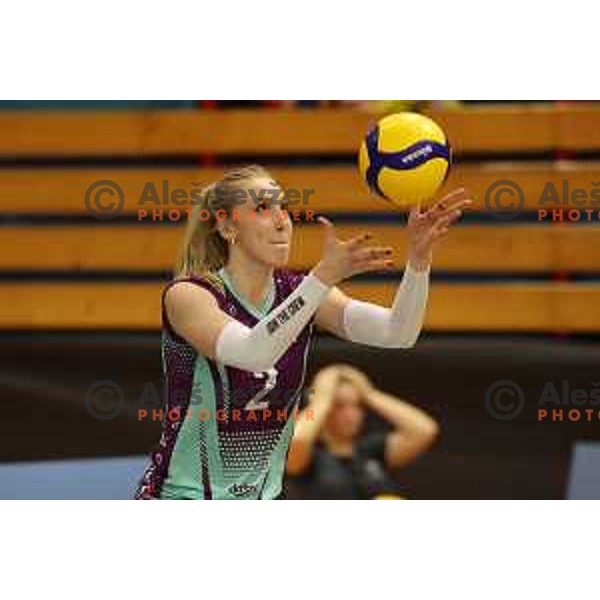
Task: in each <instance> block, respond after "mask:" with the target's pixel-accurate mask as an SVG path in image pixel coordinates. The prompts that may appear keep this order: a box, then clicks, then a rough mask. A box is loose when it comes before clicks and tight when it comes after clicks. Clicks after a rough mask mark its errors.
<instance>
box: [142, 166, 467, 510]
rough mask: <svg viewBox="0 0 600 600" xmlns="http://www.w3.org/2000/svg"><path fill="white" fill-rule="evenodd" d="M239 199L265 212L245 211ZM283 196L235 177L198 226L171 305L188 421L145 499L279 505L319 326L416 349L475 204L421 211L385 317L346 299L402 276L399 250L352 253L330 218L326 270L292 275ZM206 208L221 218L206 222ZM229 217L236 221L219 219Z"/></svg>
mask: <svg viewBox="0 0 600 600" xmlns="http://www.w3.org/2000/svg"><path fill="white" fill-rule="evenodd" d="M240 190H245V191H246V192H249V193H251V194H252V195H251V196H248V197H249V198H250V197H252V198H254V199H259V200H258V201H254V200H248V201H246V202H243V203H241V204H240V203H239V201H237V202H236V199H237V200H239V198H240V194H239V191H240ZM280 192H281V190H280V188H279V186H278V185H277V184H276V183H275V182H274V181H273V178H272V177H271V175H270V174H269V173H268V172H267V171H266V170H265V169H263V168H262V167H259V166H250V167H246V168H242V169H237V170H232V171H229V172H227V173H226V174H225V175H224V177H223V179H222V180H221V181H220V182H218V183H216V184H213V185H211V186H209V188H207V189H206V190H205V191H204V193H203V196H202V198H203V201H202V203H199V204H198V205H197V206H196V207H195V211H194V213H192V214H191V217H190V221H189V223H188V225H187V228H186V232H185V236H184V242H183V247H182V251H181V255H180V258H179V260H178V263H177V269H176V270H177V272H176V277H175V278H174V279H173V280H172V281H170V282H169V283H168V284H167V286H166V287H165V289H164V291H163V296H162V327H163V330H162V336H163V337H162V358H163V369H164V376H165V383H166V390H167V391H166V407H165V414H166V415H170V414H175V415H177V418H173V419H171V418H164V419H163V431H162V435H161V439H160V442H159V447H158V449H157V450H156V451H155V452H153V453H152V455H151V462H150V465H149V466H148V468H147V470H146V472H145V473H144V475H143V477H142V480H141V482H140V483H139V485H138V489H137V491H136V494H135V497H136V498H139V499H155V498H161V499H170V498H171V499H190V500H201V499H207V500H208V499H235V498H240V499H244V498H248V499H250V498H251V499H274V498H277V497H278V496H279V495H280V492H281V487H282V479H283V473H284V468H285V462H286V455H287V452H288V447H289V444H290V440H291V437H292V433H293V429H294V418H293V415H295V414H296V413H295V412H294V411H295V409H296V408H297V407H298V404H299V400H300V396H301V394H302V388H303V383H304V376H305V369H306V361H307V354H308V351H309V345H310V340H311V337H312V335H313V329H314V325H317V326H319V327H321V328H323V329H325V330H327V331H329V332H331V333H333V334H335V335H337V336H339V337H341V338H343V339H346V340H349V341H351V342H356V343H359V344H366V345H370V346H377V347H382V348H401V347H402V348H408V347H411V346H413V345H414V344H415V342H416V340H417V338H418V336H419V333H420V330H421V326H422V323H423V319H424V315H425V309H426V305H427V296H428V284H429V271H430V264H431V254H432V247H433V245H434V244H435V242H436V241H437V240H439V239H440V238H442V237H443V236H444V235H446V233H447V232H448V228H449V226H450V224H451V223H452V222H454V221H456V219H457V218H458V217H459V216H460V214H461V212H462V210H464V209H465V208H467V207H468V206H469V205H470V204H471V201H470V200H469V199H468V198H465V194H464V190H457V191H456V192H453V193H451V194H449V195H447V196H446V197H445V198H443V199H442V200H441V201H439V202H437V203H436V204H434V205H433V206H432V207H431V208H429V209H427V210H422V209H419V208H413V209H412V210H411V213H410V216H409V219H408V225H407V232H408V256H407V259H408V260H407V265H406V268H405V270H404V275H403V277H402V280H401V282H400V284H399V287H398V290H397V292H396V295H395V298H394V301H393V304H392V306H391V307H389V308H386V307H382V306H378V305H376V304H372V303H369V302H362V301H358V300H355V299H352V298H349V297H348V296H346V295H345V294H344V293H343V292H342V291H340V290H339V289H338V288H337V287H336V286H337V284H339V283H340V282H341V281H343V280H345V279H348V278H349V277H352V276H353V275H356V274H358V273H366V272H370V271H381V270H384V269H391V268H392V267H393V261H392V260H391V256H392V252H393V251H392V248H389V247H378V246H374V245H370V244H369V239H370V237H371V236H370V234H368V233H364V234H361V235H358V236H356V237H354V238H352V239H349V240H343V241H342V240H340V239H338V238H337V236H336V233H335V228H334V226H333V225H332V223H330V222H329V221H328V220H327V219H325V218H323V217H320V218H319V221H320V223H321V225H322V227H323V229H324V232H325V242H324V250H323V254H322V258H321V260H320V261H319V262H318V264H317V265H315V267H314V268H313V269H312V270H311V271H310V272H308V273H306V274H303V273H299V272H294V271H291V270H289V269H287V268H286V263H287V261H288V257H289V253H290V245H291V236H292V223H291V221H290V219H289V216H288V213H287V212H286V210H285V209H286V205H285V202H284V203H280V204H278V203H277V202H271V205H269V204H268V201H267V200H266V199H267V198H275V197H277V196H279V197H281V196H280V195H279V193H280ZM203 209H208V210H209V211H211V214H212V215H213V216H211V218H210V219H208V220H205V219H200V218H197V217H198V214H199V211H201V210H203ZM219 209H222V210H223V211H225V212H226V214H227V215H230V216H231V217H232V218H228V219H219V218H216V216H215V215H216V214H217V211H218V210H219ZM234 211H237V212H236V213H235V216H236V217H237V218H233V217H234ZM251 213H252V214H251Z"/></svg>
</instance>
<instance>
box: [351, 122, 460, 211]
mask: <svg viewBox="0 0 600 600" xmlns="http://www.w3.org/2000/svg"><path fill="white" fill-rule="evenodd" d="M450 163H451V150H450V146H449V144H448V140H447V139H446V134H445V133H444V131H443V130H442V128H441V127H440V126H439V125H438V124H437V123H436V122H435V121H433V120H432V119H430V118H429V117H426V116H425V115H421V114H418V113H413V112H402V113H397V114H393V115H389V116H387V117H384V118H383V119H381V120H380V121H379V122H378V123H377V125H375V127H373V129H371V131H369V133H368V134H367V136H366V138H365V140H364V141H363V143H362V145H361V147H360V152H359V155H358V168H359V170H360V174H361V176H362V177H363V179H364V180H365V181H366V183H367V185H368V186H369V188H370V189H371V190H372V191H373V192H375V193H376V194H379V195H380V196H382V197H383V198H385V199H386V200H389V201H390V202H393V203H394V204H396V205H397V206H399V207H401V208H403V207H406V206H408V205H414V204H421V205H424V204H427V203H428V202H431V201H432V200H433V199H434V196H435V194H436V192H437V191H438V190H439V188H440V186H441V185H442V184H443V182H444V180H445V179H446V177H447V175H448V171H449V169H450Z"/></svg>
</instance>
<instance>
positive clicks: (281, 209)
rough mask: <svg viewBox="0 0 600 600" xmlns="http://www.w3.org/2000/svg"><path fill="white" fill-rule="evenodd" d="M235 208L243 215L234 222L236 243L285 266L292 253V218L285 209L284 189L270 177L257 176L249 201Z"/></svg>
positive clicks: (269, 262) (264, 259) (263, 259)
mask: <svg viewBox="0 0 600 600" xmlns="http://www.w3.org/2000/svg"><path fill="white" fill-rule="evenodd" d="M252 191H253V192H254V194H252ZM236 208H237V209H238V211H239V217H240V219H239V221H237V222H235V226H236V228H237V231H238V235H237V241H236V243H239V244H241V246H242V247H243V248H244V250H245V251H246V252H247V253H248V254H250V256H252V257H253V258H254V259H255V260H257V261H259V262H262V263H264V264H267V265H268V266H270V267H275V268H277V267H282V266H284V265H285V264H286V263H287V261H288V258H289V255H290V248H291V242H292V222H291V220H290V218H289V215H288V213H287V212H286V211H285V209H286V208H287V205H286V204H285V202H283V190H282V189H281V188H280V187H279V186H277V185H274V184H273V182H271V181H270V180H269V179H256V180H255V181H254V185H253V187H252V188H251V189H250V190H249V193H248V195H247V199H246V201H245V202H244V203H243V204H242V205H240V206H237V207H236ZM250 213H254V214H250Z"/></svg>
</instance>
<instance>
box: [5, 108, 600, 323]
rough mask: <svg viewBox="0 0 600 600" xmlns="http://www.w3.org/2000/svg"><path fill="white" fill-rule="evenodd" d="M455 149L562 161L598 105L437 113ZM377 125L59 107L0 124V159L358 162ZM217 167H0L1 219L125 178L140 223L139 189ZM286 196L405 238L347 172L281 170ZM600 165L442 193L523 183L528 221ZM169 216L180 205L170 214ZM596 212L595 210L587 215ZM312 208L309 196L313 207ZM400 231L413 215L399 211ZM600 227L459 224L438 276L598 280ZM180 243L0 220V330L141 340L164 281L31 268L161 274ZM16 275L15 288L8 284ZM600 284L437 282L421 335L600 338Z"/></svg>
mask: <svg viewBox="0 0 600 600" xmlns="http://www.w3.org/2000/svg"><path fill="white" fill-rule="evenodd" d="M433 116H434V118H436V119H437V120H438V121H439V122H440V123H441V124H443V126H444V127H445V128H446V131H447V132H448V134H449V137H450V139H451V142H452V145H453V149H454V151H455V152H457V153H459V154H468V153H472V154H477V153H481V154H484V155H485V154H487V153H490V154H493V153H502V154H510V153H511V152H514V153H515V154H521V153H523V152H544V153H546V152H553V151H556V150H561V151H569V150H577V151H580V150H585V151H590V152H594V151H600V133H599V132H600V127H599V126H598V125H600V109H598V108H596V107H595V106H584V107H577V106H575V107H571V106H568V107H560V108H556V107H553V106H548V105H545V106H508V107H488V106H485V107H481V108H479V107H478V108H469V109H460V110H452V111H448V112H444V113H441V112H438V113H435V114H434V115H433ZM375 119H376V116H374V115H370V114H367V113H361V112H357V111H353V110H347V109H315V110H292V109H277V110H276V109H265V110H243V111H238V110H229V111H206V112H202V111H193V110H177V111H173V110H162V111H156V110H153V111H144V110H142V111H130V112H126V111H110V112H98V111H92V112H87V111H83V112H82V111H73V112H65V111H52V112H51V113H39V112H29V111H20V112H16V111H15V112H12V111H11V112H3V113H0V128H2V131H3V133H4V135H3V136H2V137H1V138H0V158H4V159H23V158H27V157H81V156H85V157H92V156H96V157H107V156H110V157H119V156H121V157H122V156H136V157H140V156H153V155H160V156H169V155H172V156H175V155H177V156H179V155H195V154H202V153H211V154H213V155H225V156H226V155H231V154H243V155H249V156H251V155H257V156H261V155H277V154H279V155H282V156H284V157H285V156H288V155H311V156H315V157H318V156H321V155H327V154H350V153H352V154H354V153H355V152H356V148H357V146H358V144H359V142H360V140H361V138H362V136H363V135H364V133H365V131H366V129H367V128H368V127H369V125H370V124H371V123H372V122H373V121H374V120H375ZM221 172H222V169H221V168H216V167H211V168H200V167H198V168H188V167H186V168H169V167H165V166H149V167H148V168H143V169H142V168H139V167H137V168H127V167H118V168H116V167H115V168H109V167H107V168H68V169H67V168H58V167H55V168H52V169H49V168H45V167H44V168H42V167H39V168H19V169H15V170H12V169H11V170H8V169H1V170H0V216H7V215H20V216H21V217H22V216H23V215H29V216H32V217H33V216H38V217H42V216H44V215H55V216H60V215H62V216H65V217H68V218H70V217H75V216H77V215H85V214H86V209H85V204H84V196H85V192H86V190H87V188H88V187H89V186H90V184H91V183H93V182H94V181H97V180H101V179H107V180H113V181H115V182H117V183H118V184H119V185H120V186H121V187H122V189H123V190H124V193H125V198H126V204H125V210H124V213H123V214H129V215H132V214H135V212H136V210H137V209H138V207H139V205H138V199H139V196H140V192H141V189H142V188H143V184H144V182H146V181H149V180H151V181H155V182H156V185H157V188H158V189H160V184H161V181H162V180H165V179H166V180H168V181H169V182H170V187H171V189H174V188H182V189H186V190H188V191H189V190H191V189H192V186H193V184H192V182H202V183H207V182H210V181H213V180H214V179H216V178H217V177H218V176H219V174H220V173H221ZM272 172H273V174H274V175H275V176H276V177H277V178H278V179H280V180H281V181H282V182H283V183H284V185H285V186H286V187H289V188H300V189H303V188H306V189H315V190H316V193H315V195H314V196H313V197H314V208H315V209H316V210H317V212H325V213H327V214H328V215H330V216H331V218H332V220H334V222H335V220H336V215H335V213H344V214H345V215H348V214H354V215H357V221H358V222H357V223H356V224H352V225H350V224H348V223H347V221H343V224H342V225H340V234H341V235H342V236H348V235H351V234H352V233H353V232H355V231H356V230H357V229H364V228H365V227H368V229H369V230H371V231H372V232H373V233H374V234H375V236H376V238H377V239H379V240H380V241H381V243H382V244H391V245H393V246H396V247H398V254H397V259H398V264H399V266H401V265H402V262H403V261H402V258H403V247H404V230H403V229H402V228H401V227H398V226H396V225H394V224H393V221H386V222H374V223H369V224H365V223H361V222H360V216H361V215H367V214H372V213H373V212H377V213H390V214H391V215H393V214H395V213H394V210H393V209H392V207H390V206H389V205H388V204H386V203H385V202H384V201H383V200H380V199H378V198H376V197H374V196H372V195H371V194H369V192H368V191H367V190H366V188H365V187H364V185H363V184H362V182H361V181H360V179H359V177H358V174H357V172H356V169H355V167H354V166H352V165H348V166H281V165H278V166H274V167H273V168H272ZM599 172H600V169H599V168H598V163H594V162H589V161H582V162H575V161H569V162H564V161H563V162H547V163H540V162H522V161H519V162H511V163H508V162H497V161H488V162H483V163H479V164H461V165H458V166H457V167H456V168H455V169H453V171H452V173H451V176H450V178H449V181H448V182H447V184H446V189H451V188H453V187H456V186H458V185H464V186H465V187H467V188H468V189H469V190H470V191H471V192H472V194H473V195H474V197H475V198H476V200H478V202H479V207H478V209H479V210H480V211H482V212H484V211H485V206H484V204H483V196H484V195H485V191H486V189H487V188H488V187H489V186H490V185H491V184H492V183H493V182H494V181H498V180H501V179H508V180H513V181H516V182H517V183H518V184H519V185H520V186H521V188H522V189H523V191H524V195H525V200H526V202H525V208H526V209H527V210H530V211H535V210H536V209H537V208H538V199H539V196H540V193H541V190H542V189H543V185H544V183H545V182H546V181H552V182H554V183H555V185H556V186H557V188H558V189H560V186H561V185H562V181H563V180H564V179H569V181H570V185H571V187H572V188H575V187H581V188H583V189H587V190H589V189H590V188H591V184H592V182H594V181H597V180H599V179H600V177H599V176H598V173H599ZM171 207H172V206H171ZM586 207H589V208H595V210H596V211H597V210H598V208H599V207H597V206H593V203H592V202H590V203H588V205H584V206H582V207H581V208H586ZM310 208H313V201H312V200H311V206H310ZM397 218H398V223H399V224H400V223H402V222H403V221H404V218H403V217H402V215H400V214H398V215H397ZM599 227H600V223H599V222H598V219H595V220H594V222H593V223H591V224H589V225H588V224H578V225H573V224H568V223H567V224H558V223H554V224H553V223H550V222H544V223H536V222H527V223H514V222H497V221H493V220H490V221H488V222H487V223H485V224H463V225H460V226H458V227H456V228H455V229H454V230H453V231H452V234H451V236H449V238H448V239H447V240H445V241H444V242H443V244H442V245H440V247H439V249H438V250H437V252H436V255H435V262H434V272H441V271H443V272H447V273H453V274H455V275H457V276H460V275H461V274H465V275H466V274H481V273H485V274H503V275H504V274H511V273H512V274H527V275H529V274H543V275H556V276H557V277H560V278H564V275H565V274H566V275H568V274H577V273H586V274H587V273H594V272H596V273H598V272H599V271H600V259H599V258H598V257H599V256H600V236H599V235H598V232H599ZM181 233H182V228H181V226H175V225H172V224H167V223H165V224H156V225H146V224H137V223H132V222H131V220H130V221H129V222H128V223H120V222H119V219H117V220H115V221H106V222H99V221H94V220H93V219H90V222H89V223H86V224H81V223H80V222H76V223H75V222H74V223H56V224H54V222H52V223H50V224H33V223H27V222H22V223H19V224H12V225H10V224H5V225H4V226H3V228H2V236H1V237H0V272H2V273H4V274H5V275H6V276H5V277H4V278H3V279H2V280H0V306H1V308H2V310H1V311H0V329H5V330H16V329H48V330H59V329H60V330H63V329H73V330H76V329H80V328H89V329H109V330H120V329H122V330H139V329H155V328H157V327H158V326H159V310H158V308H159V294H160V289H161V285H162V283H161V282H160V281H158V280H155V281H143V280H140V281H135V280H132V281H130V282H127V281H126V280H125V281H123V279H122V278H121V279H119V280H115V281H111V280H110V279H109V280H102V281H89V280H88V279H85V280H78V279H77V278H76V277H72V278H70V279H69V280H68V281H52V280H48V281H40V280H36V279H31V280H30V281H28V280H27V272H32V273H33V272H36V273H39V272H46V271H47V272H60V273H62V272H69V273H77V272H79V271H85V272H86V273H88V274H89V273H96V272H98V273H101V272H105V273H109V274H110V273H116V272H122V273H129V274H135V273H147V274H149V277H150V276H151V275H152V274H155V273H160V272H165V271H167V270H168V269H169V268H170V267H171V265H172V263H173V260H174V258H175V255H176V252H177V249H178V246H179V243H180V237H181ZM320 237H321V232H320V231H319V228H318V226H299V227H297V230H296V239H295V244H294V249H293V253H292V261H291V263H292V266H293V267H296V268H308V267H310V266H311V265H312V264H314V263H315V262H316V261H317V260H318V258H319V255H320ZM11 274H13V275H16V274H18V275H19V277H18V278H17V277H14V276H13V277H11ZM394 286H395V283H394V282H393V281H369V282H364V281H358V280H356V281H353V282H349V283H346V284H344V286H343V287H344V289H345V290H346V291H348V292H349V293H351V294H353V295H355V296H356V297H359V298H362V299H368V300H371V301H374V302H381V303H387V302H389V301H391V298H392V295H393V291H394ZM599 301H600V285H599V284H597V283H594V282H589V283H581V282H572V281H571V282H569V281H558V280H557V281H528V280H523V279H520V280H514V281H506V280H495V281H494V280H492V281H480V282H477V281H475V282H473V281H462V282H461V281H458V280H457V281H456V282H452V283H443V282H434V284H433V286H432V293H431V301H430V309H429V312H428V319H427V322H426V326H427V327H428V328H429V329H430V330H434V331H515V332H527V331H530V332H555V331H561V332H565V331H566V332H574V333H586V332H587V333H597V332H600V312H599V311H597V310H595V308H594V307H595V306H597V305H598V302H599Z"/></svg>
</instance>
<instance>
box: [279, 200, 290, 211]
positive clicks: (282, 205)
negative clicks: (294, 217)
mask: <svg viewBox="0 0 600 600" xmlns="http://www.w3.org/2000/svg"><path fill="white" fill-rule="evenodd" d="M289 205H290V204H289V202H282V203H281V210H287V209H288V206H289Z"/></svg>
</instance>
